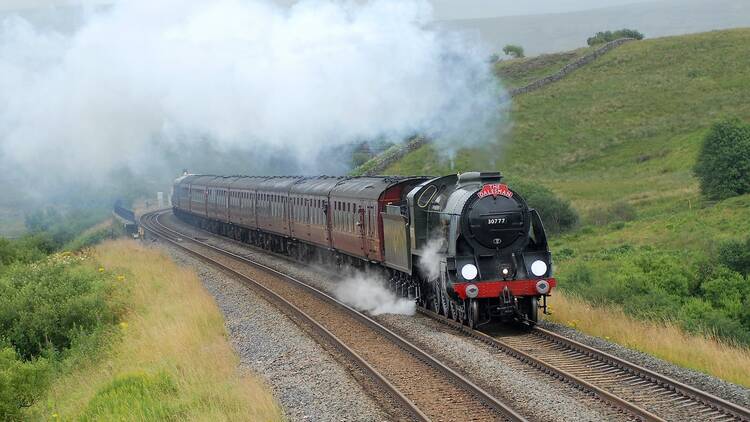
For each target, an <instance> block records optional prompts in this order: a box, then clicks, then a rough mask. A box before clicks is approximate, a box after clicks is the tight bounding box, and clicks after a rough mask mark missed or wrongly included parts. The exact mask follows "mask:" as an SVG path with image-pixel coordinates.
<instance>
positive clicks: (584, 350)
mask: <svg viewBox="0 0 750 422" xmlns="http://www.w3.org/2000/svg"><path fill="white" fill-rule="evenodd" d="M418 309H419V312H420V313H421V314H423V315H425V316H427V317H429V318H432V319H434V320H436V321H439V322H441V323H443V324H445V325H448V326H450V327H452V328H454V329H456V330H458V331H460V332H462V333H463V334H465V335H467V336H469V337H472V338H475V339H477V340H479V341H482V342H483V343H485V344H487V345H489V346H492V347H494V348H496V349H499V350H501V351H503V352H505V353H507V354H508V355H511V356H513V357H515V358H517V359H519V360H521V361H522V362H525V363H528V364H529V365H531V366H533V367H535V368H537V369H539V370H541V371H542V372H545V373H548V374H551V375H554V376H556V377H558V378H561V379H563V380H564V381H566V382H568V383H571V384H573V385H576V386H578V387H580V388H582V389H584V390H587V391H589V392H591V393H592V394H595V395H597V396H599V397H600V398H602V399H603V400H605V401H607V402H609V403H610V404H612V405H613V406H616V407H619V408H621V409H623V410H625V411H627V412H628V413H631V414H632V415H634V416H637V417H638V418H641V419H643V420H649V421H663V420H664V419H663V418H661V417H660V416H657V415H656V414H654V413H653V412H650V411H648V410H646V409H644V408H643V407H641V406H639V405H637V404H635V403H632V402H630V401H628V400H626V399H624V398H621V397H619V396H617V395H616V394H614V393H612V392H610V391H607V390H605V389H603V388H601V387H598V386H596V385H594V384H592V383H591V382H588V381H586V380H584V379H583V378H581V377H579V376H576V375H574V374H572V373H570V372H569V371H566V370H565V369H562V368H560V367H557V366H555V365H553V364H551V363H549V362H545V361H543V360H541V359H539V358H537V357H534V356H533V355H532V354H531V353H528V352H525V351H523V350H521V349H519V348H518V347H515V346H513V345H511V344H508V343H507V342H505V341H502V340H500V339H497V338H495V337H492V336H490V335H488V334H486V333H483V332H481V331H478V330H473V329H471V328H469V327H467V326H466V325H463V324H461V323H458V322H456V321H454V320H452V319H448V318H446V317H445V316H443V315H439V314H436V313H435V312H433V311H431V310H428V309H424V308H418ZM534 334H537V335H540V336H545V337H547V338H549V339H550V341H554V342H555V343H557V344H560V345H561V346H563V347H564V348H565V349H566V350H572V351H575V352H578V353H581V354H583V355H585V356H588V357H590V358H592V359H596V360H598V361H601V362H602V363H605V364H607V366H606V367H603V368H600V372H604V371H607V370H609V369H613V368H617V369H621V370H624V371H627V372H628V373H630V374H631V375H633V376H637V377H639V378H642V379H643V380H645V381H648V382H649V383H651V384H656V385H658V386H659V387H661V388H663V389H667V390H671V391H673V392H677V393H679V394H681V395H683V396H685V397H686V398H689V399H691V400H693V401H696V402H698V403H701V404H703V405H705V406H708V407H710V408H712V409H715V410H718V411H719V412H721V413H723V414H724V415H726V416H730V417H732V418H734V419H736V420H740V421H750V409H747V408H744V407H742V406H739V405H737V404H735V403H731V402H729V401H727V400H724V399H722V398H720V397H716V396H714V395H712V394H710V393H707V392H705V391H701V390H699V389H697V388H695V387H691V386H689V385H686V384H684V383H681V382H679V381H677V380H674V379H672V378H669V377H667V376H664V375H661V374H658V373H656V372H654V371H652V370H649V369H647V368H644V367H642V366H639V365H636V364H633V363H631V362H628V361H626V360H624V359H621V358H618V357H616V356H613V355H611V354H609V353H606V352H603V351H601V350H598V349H595V348H593V347H590V346H587V345H585V344H582V343H579V342H577V341H574V340H571V339H568V338H566V337H564V336H562V335H560V334H557V333H553V332H551V331H549V330H546V329H544V328H541V327H534V329H533V330H531V332H530V333H529V335H534Z"/></svg>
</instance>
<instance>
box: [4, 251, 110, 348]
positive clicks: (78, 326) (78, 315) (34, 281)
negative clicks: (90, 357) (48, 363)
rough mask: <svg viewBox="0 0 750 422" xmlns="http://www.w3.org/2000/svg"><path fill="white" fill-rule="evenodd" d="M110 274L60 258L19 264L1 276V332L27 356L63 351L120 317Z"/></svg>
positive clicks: (14, 346)
mask: <svg viewBox="0 0 750 422" xmlns="http://www.w3.org/2000/svg"><path fill="white" fill-rule="evenodd" d="M108 290H109V289H108V284H107V283H106V282H105V280H104V276H102V275H100V274H99V273H97V272H95V271H94V270H93V269H90V268H87V267H83V266H80V265H77V264H65V263H57V262H54V261H52V260H51V261H49V262H42V263H37V264H32V265H16V266H14V267H12V268H11V269H10V271H8V272H7V273H6V274H5V275H4V276H3V277H2V278H0V332H2V333H4V336H5V340H7V341H8V342H9V343H10V344H11V345H12V346H13V348H14V349H15V350H16V351H17V352H18V354H19V355H20V356H21V357H22V358H24V359H27V360H28V359H32V358H34V357H37V356H40V355H41V354H42V353H43V351H45V350H50V351H62V350H64V349H66V348H68V347H70V344H71V342H72V341H73V339H74V338H75V337H77V336H80V335H81V334H85V333H90V332H93V331H94V330H96V329H97V328H98V327H101V326H102V324H104V323H106V322H108V321H109V322H114V319H115V315H114V311H113V310H112V309H111V307H110V305H109V304H108V303H107V301H106V298H107V296H108Z"/></svg>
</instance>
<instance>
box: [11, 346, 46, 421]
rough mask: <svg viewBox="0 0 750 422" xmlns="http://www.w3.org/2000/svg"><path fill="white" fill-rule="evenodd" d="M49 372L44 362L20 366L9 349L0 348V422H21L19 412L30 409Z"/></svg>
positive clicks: (19, 360) (24, 363)
mask: <svg viewBox="0 0 750 422" xmlns="http://www.w3.org/2000/svg"><path fill="white" fill-rule="evenodd" d="M50 368H51V366H50V364H49V362H48V361H47V360H46V359H43V358H40V359H36V360H34V361H31V362H24V361H23V360H21V359H20V358H19V356H18V355H17V354H16V352H15V350H13V349H12V348H10V347H2V348H0V420H3V421H15V420H23V419H24V418H23V415H22V413H21V412H22V409H24V408H27V407H29V406H31V405H32V404H33V403H34V402H35V401H36V400H37V399H38V398H39V397H40V395H41V394H42V393H43V392H44V389H45V387H46V385H47V383H48V382H49V379H50V373H51V369H50Z"/></svg>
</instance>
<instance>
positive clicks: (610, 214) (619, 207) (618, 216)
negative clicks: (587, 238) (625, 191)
mask: <svg viewBox="0 0 750 422" xmlns="http://www.w3.org/2000/svg"><path fill="white" fill-rule="evenodd" d="M636 216H637V213H636V211H635V207H633V206H632V205H630V203H628V202H625V201H617V202H615V203H614V204H612V205H611V206H610V207H609V208H595V209H593V210H591V211H590V212H589V215H588V220H589V222H590V223H591V224H594V225H597V226H605V225H607V224H610V223H615V222H624V221H632V220H635V218H636ZM620 228H622V227H620Z"/></svg>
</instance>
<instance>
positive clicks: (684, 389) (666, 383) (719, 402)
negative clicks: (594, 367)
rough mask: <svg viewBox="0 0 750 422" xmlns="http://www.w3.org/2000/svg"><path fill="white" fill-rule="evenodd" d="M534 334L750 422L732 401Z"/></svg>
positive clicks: (555, 336) (564, 339) (599, 352)
mask: <svg viewBox="0 0 750 422" xmlns="http://www.w3.org/2000/svg"><path fill="white" fill-rule="evenodd" d="M534 332H535V333H536V334H538V335H541V336H544V337H547V338H549V339H550V340H552V341H554V342H556V343H558V344H560V345H563V346H564V347H566V348H568V349H571V350H576V351H578V352H580V353H583V354H585V355H587V356H589V357H592V358H594V359H597V360H600V361H602V362H605V363H608V364H610V365H612V366H615V367H618V368H620V369H624V370H626V371H628V372H630V373H631V374H633V375H637V376H639V377H641V378H644V379H646V380H649V381H651V382H652V383H656V384H659V385H660V386H662V387H666V388H669V389H672V390H673V391H675V392H678V393H681V394H682V395H684V396H687V397H689V398H691V399H693V400H696V401H699V402H701V403H703V404H705V405H707V406H709V407H712V408H716V409H718V410H720V411H722V412H723V413H725V414H728V415H731V416H734V417H736V418H738V419H742V420H748V421H750V409H747V408H745V407H742V406H739V405H737V404H735V403H732V402H730V401H727V400H724V399H722V398H721V397H717V396H715V395H713V394H710V393H707V392H705V391H702V390H699V389H697V388H695V387H692V386H690V385H687V384H685V383H683V382H680V381H677V380H675V379H673V378H670V377H668V376H666V375H662V374H659V373H657V372H655V371H652V370H650V369H648V368H644V367H643V366H640V365H636V364H634V363H632V362H628V361H626V360H624V359H621V358H619V357H617V356H614V355H612V354H610V353H607V352H604V351H602V350H598V349H595V348H593V347H591V346H587V345H585V344H583V343H580V342H577V341H575V340H572V339H569V338H567V337H564V336H562V335H560V334H558V333H555V332H552V331H549V330H547V329H544V328H541V327H535V329H534Z"/></svg>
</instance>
